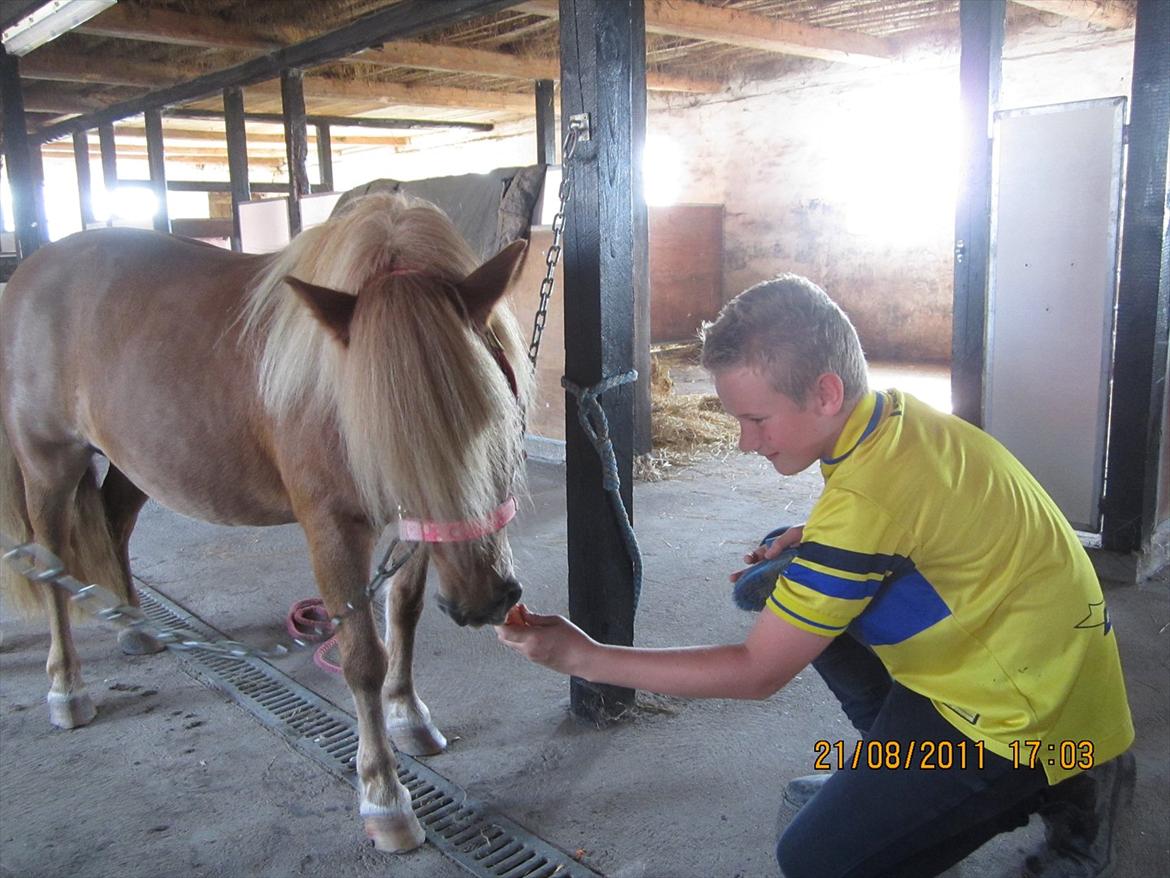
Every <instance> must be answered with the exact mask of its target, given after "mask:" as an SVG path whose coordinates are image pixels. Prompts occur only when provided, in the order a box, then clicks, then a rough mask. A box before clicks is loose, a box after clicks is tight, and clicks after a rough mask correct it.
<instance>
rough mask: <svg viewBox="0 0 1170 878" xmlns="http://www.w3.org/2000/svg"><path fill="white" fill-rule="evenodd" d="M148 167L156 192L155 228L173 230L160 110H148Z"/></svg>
mask: <svg viewBox="0 0 1170 878" xmlns="http://www.w3.org/2000/svg"><path fill="white" fill-rule="evenodd" d="M145 117H146V165H147V167H148V168H149V169H150V188H151V189H152V190H153V191H154V198H155V203H156V207H155V210H154V227H155V228H156V229H157V230H158V231H160V232H169V231H170V230H171V216H170V211H169V210H167V162H166V153H165V151H164V148H163V129H162V116H161V115H160V114H159V111H158V110H147V111H146V113H145Z"/></svg>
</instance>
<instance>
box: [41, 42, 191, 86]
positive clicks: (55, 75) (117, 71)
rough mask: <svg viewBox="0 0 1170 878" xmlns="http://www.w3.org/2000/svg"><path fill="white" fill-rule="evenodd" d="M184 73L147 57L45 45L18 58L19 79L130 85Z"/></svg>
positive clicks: (162, 81)
mask: <svg viewBox="0 0 1170 878" xmlns="http://www.w3.org/2000/svg"><path fill="white" fill-rule="evenodd" d="M189 75H190V73H189V72H188V73H187V74H186V75H184V74H182V73H179V72H178V71H176V70H175V68H174V67H173V66H171V65H169V64H154V63H151V62H148V61H131V60H128V59H121V58H119V59H117V60H113V59H109V58H102V57H100V56H83V55H78V54H76V53H73V52H62V51H60V50H59V49H53V48H48V47H46V48H44V49H41V50H39V51H37V52H33V53H31V54H30V55H28V56H26V57H24V58H22V59H21V62H20V77H21V79H44V80H50V81H54V82H87V83H91V84H104V85H132V86H137V87H138V88H158V87H159V86H160V85H174V84H175V83H178V82H182V81H183V80H184V79H186V78H187V77H188V76H189Z"/></svg>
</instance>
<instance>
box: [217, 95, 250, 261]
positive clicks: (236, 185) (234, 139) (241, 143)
mask: <svg viewBox="0 0 1170 878" xmlns="http://www.w3.org/2000/svg"><path fill="white" fill-rule="evenodd" d="M223 117H224V127H225V129H226V133H227V154H228V179H229V180H230V187H231V193H232V249H233V250H235V251H236V252H237V253H238V252H240V205H241V204H243V203H244V202H246V201H251V200H252V189H251V187H250V186H249V185H248V134H247V132H246V130H245V128H244V91H243V89H241V88H240V87H239V86H235V85H231V86H228V87H227V88H225V89H224V90H223Z"/></svg>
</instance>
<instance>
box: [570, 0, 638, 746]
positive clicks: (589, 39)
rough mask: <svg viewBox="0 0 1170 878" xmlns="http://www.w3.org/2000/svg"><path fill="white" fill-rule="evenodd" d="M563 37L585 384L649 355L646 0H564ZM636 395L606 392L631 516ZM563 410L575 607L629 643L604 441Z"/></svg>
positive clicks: (610, 691) (618, 691) (627, 576)
mask: <svg viewBox="0 0 1170 878" xmlns="http://www.w3.org/2000/svg"><path fill="white" fill-rule="evenodd" d="M560 37H561V40H560V42H561V71H562V76H561V125H562V128H563V129H564V130H565V131H567V126H568V125H569V119H570V117H571V116H574V115H576V114H580V113H588V114H589V117H590V120H591V126H592V134H591V139H590V140H589V141H587V142H581V143H579V144H578V145H577V150H576V153H575V155H574V156H573V159H572V160H571V165H572V174H573V194H572V198H571V199H570V200H569V205H568V213H567V217H566V223H565V232H566V234H565V251H564V259H565V283H564V288H565V375H566V377H567V378H568V379H569V380H570V381H572V382H574V383H575V384H578V385H580V386H582V387H588V386H591V385H594V384H596V383H597V382H599V381H601V380H602V379H604V378H609V377H612V376H616V375H620V374H622V373H624V372H626V371H628V370H629V369H631V368H635V367H637V368H639V369H641V366H638V360H639V356H638V351H639V345H642V346H643V347H645V352H646V359H647V360H648V358H649V345H648V344H647V341H648V339H647V336H646V333H645V329H646V328H648V325H649V309H648V297H647V276H648V275H647V245H646V207H645V203H644V201H643V199H642V172H641V162H642V142H643V140H644V138H645V125H646V89H645V76H646V69H645V58H646V32H645V17H644V10H643V4H642V0H561V5H560ZM643 312H644V316H645V326H644V327H643V331H642V334H641V335H639V331H638V326H639V324H640V322H641V321H642V320H643ZM648 373H649V369H646V370H645V372H644V373H643V376H642V377H644V378H647V379H648V378H649V374H648ZM637 397H638V392H637V388H636V387H635V386H634V385H633V384H626V385H623V386H621V387H618V388H616V389H613V390H609V391H606V392H605V394H604V395H603V396H602V397H601V403H602V407H603V409H604V411H605V414H606V416H607V417H608V419H609V430H610V436H611V438H612V439H613V446H614V451H615V453H616V457H617V465H618V472H619V475H620V478H621V495H622V499H623V500H624V502H625V504H626V509H627V510H628V511H629V514H630V516H631V517H632V516H633V511H634V510H633V472H632V471H633V455H634V449H635V431H636V428H635V411H636V400H637ZM647 411H648V406H647ZM565 419H566V425H565V427H566V429H565V433H566V449H565V450H566V488H567V493H568V533H569V542H568V555H569V613H570V615H571V617H572V619H573V621H574V622H576V623H577V624H578V625H580V626H581V627H582V628H583V629H584V630H585V631H586V632H588V633H589V634H590V635H592V636H593V637H595V638H597V639H598V640H600V641H603V642H605V643H615V644H624V645H628V644H631V643H633V637H634V590H633V575H632V571H631V566H630V559H629V557H628V555H627V552H626V548H625V546H624V544H623V542H622V537H621V530H620V529H619V525H618V523H617V520H616V517H615V515H614V512H613V510H612V509H611V507H610V504H609V500H608V497H607V495H606V492H605V491H604V489H603V487H602V468H601V464H600V462H599V459H598V455H597V452H596V451H595V450H594V449H593V445H592V443H591V442H590V441H589V439H588V438H587V437H586V436H585V434H584V433H583V431H582V430H581V427H580V425H579V424H578V423H577V402H576V398H575V397H573V396H572V395H568V394H567V395H566V399H565ZM570 700H571V703H572V709H573V712H574V713H575V714H576V715H577V716H579V717H582V718H586V719H588V720H590V721H591V722H594V723H604V722H606V721H608V720H609V719H612V718H615V717H617V716H619V715H621V714H622V713H623V712H625V711H626V710H628V709H629V708H630V707H631V706H632V705H633V702H634V692H633V690H631V689H625V688H618V687H613V686H594V685H591V684H587V683H584V682H583V681H581V680H578V679H573V681H572V682H571V684H570Z"/></svg>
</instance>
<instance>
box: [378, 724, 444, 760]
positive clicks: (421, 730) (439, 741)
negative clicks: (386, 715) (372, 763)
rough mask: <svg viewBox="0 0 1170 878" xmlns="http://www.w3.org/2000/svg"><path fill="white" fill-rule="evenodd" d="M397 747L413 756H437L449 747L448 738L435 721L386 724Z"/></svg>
mask: <svg viewBox="0 0 1170 878" xmlns="http://www.w3.org/2000/svg"><path fill="white" fill-rule="evenodd" d="M386 734H387V735H389V736H390V740H391V741H393V742H394V747H395V749H397V750H399V751H401V752H403V753H407V754H409V755H411V756H435V755H437V754H439V753H442V752H443V751H444V750H446V749H447V738H446V737H445V736H444V735H443V733H442V732H440V731H439V730H438V728H436V727H435V725H434V724H433V723H427V724H426V725H417V724H414V725H406V724H402V725H390V724H389V723H387V725H386Z"/></svg>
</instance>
